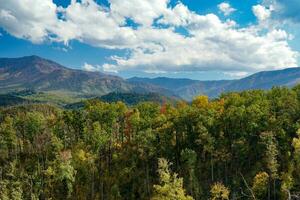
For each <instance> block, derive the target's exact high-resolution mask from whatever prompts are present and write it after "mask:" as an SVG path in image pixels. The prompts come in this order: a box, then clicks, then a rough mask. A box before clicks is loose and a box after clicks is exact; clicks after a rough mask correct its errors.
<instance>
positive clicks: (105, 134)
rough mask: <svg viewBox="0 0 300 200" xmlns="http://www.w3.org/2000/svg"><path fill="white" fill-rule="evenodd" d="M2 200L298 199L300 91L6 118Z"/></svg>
mask: <svg viewBox="0 0 300 200" xmlns="http://www.w3.org/2000/svg"><path fill="white" fill-rule="evenodd" d="M0 122H1V123H0V199H1V200H8V199H13V200H20V199H26V200H27V199H53V200H54V199H80V200H81V199H87V200H90V199H100V200H118V199H128V200H131V199H139V200H140V199H141V200H142V199H151V200H192V199H203V200H207V199H211V200H228V199H257V200H259V199H262V200H265V199H272V200H273V199H284V200H285V199H299V198H300V86H297V87H295V88H292V89H288V88H273V89H272V90H270V91H260V90H254V91H245V92H241V93H228V94H224V95H221V96H220V97H219V98H218V99H214V100H208V98H207V97H205V96H199V97H197V98H195V99H194V100H193V101H192V102H191V103H186V102H177V103H176V104H168V103H164V104H162V105H160V104H158V103H153V102H144V103H139V104H137V105H134V106H126V105H125V104H124V103H122V102H117V103H104V102H101V101H99V100H90V101H87V102H86V103H85V106H84V108H82V109H73V110H70V109H69V110H68V109H62V108H59V107H56V106H51V105H46V104H45V105H43V104H36V105H24V106H15V107H7V108H2V109H1V110H0Z"/></svg>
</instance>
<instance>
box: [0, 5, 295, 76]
mask: <svg viewBox="0 0 300 200" xmlns="http://www.w3.org/2000/svg"><path fill="white" fill-rule="evenodd" d="M24 2H25V3H24ZM24 2H23V3H21V2H20V1H18V0H11V1H9V2H8V1H5V0H0V34H1V36H0V57H20V56H26V55H38V56H42V57H45V58H48V59H51V60H54V61H56V62H59V63H61V64H63V65H65V66H68V67H72V68H79V69H84V70H93V71H102V72H105V73H113V74H117V75H119V76H122V77H125V78H128V77H132V76H143V77H157V76H168V77H180V78H182V77H184V78H192V79H200V80H212V79H233V78H240V77H243V76H246V75H249V74H252V73H255V72H257V71H262V70H276V69H283V68H286V67H296V66H299V58H298V51H300V45H299V42H300V39H299V38H300V37H299V33H298V32H299V31H298V30H299V27H300V26H299V23H300V17H299V16H300V14H298V13H299V12H297V11H299V10H300V3H299V1H298V2H297V0H291V1H290V5H289V3H287V4H285V1H283V0H277V1H275V3H272V4H270V3H269V2H268V1H260V0H243V1H241V0H230V1H222V0H182V1H173V0H172V1H167V0H152V1H150V0H138V1H137V0H128V1H127V5H124V3H122V2H124V1H121V0H109V1H106V0H98V1H96V2H94V1H93V0H83V1H77V2H76V1H73V3H72V4H71V1H68V0H54V1H52V0H26V1H24ZM139 2H141V4H140V5H139ZM145 5H147V6H145ZM139 11H141V12H139ZM287 13H289V14H287ZM298 15H299V16H298Z"/></svg>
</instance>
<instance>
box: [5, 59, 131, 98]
mask: <svg viewBox="0 0 300 200" xmlns="http://www.w3.org/2000/svg"><path fill="white" fill-rule="evenodd" d="M23 89H34V90H37V91H58V90H63V91H69V92H74V93H83V94H97V95H102V94H106V93H109V92H111V91H129V90H130V89H131V86H130V85H129V84H128V83H126V81H124V80H123V79H121V78H119V77H116V76H111V75H105V74H101V73H95V72H86V71H82V70H74V69H69V68H66V67H64V66H62V65H60V64H57V63H55V62H53V61H50V60H46V59H43V58H40V57H37V56H28V57H22V58H2V59H0V91H1V92H7V91H13V90H23Z"/></svg>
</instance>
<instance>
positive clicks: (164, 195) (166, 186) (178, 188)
mask: <svg viewBox="0 0 300 200" xmlns="http://www.w3.org/2000/svg"><path fill="white" fill-rule="evenodd" d="M158 173H159V181H160V184H159V185H154V195H153V197H152V198H151V200H175V199H176V200H193V198H192V197H191V196H188V195H186V194H185V190H184V189H183V180H182V178H178V177H177V174H176V173H174V174H172V173H171V172H170V170H169V162H168V161H167V160H166V159H163V158H160V159H159V160H158Z"/></svg>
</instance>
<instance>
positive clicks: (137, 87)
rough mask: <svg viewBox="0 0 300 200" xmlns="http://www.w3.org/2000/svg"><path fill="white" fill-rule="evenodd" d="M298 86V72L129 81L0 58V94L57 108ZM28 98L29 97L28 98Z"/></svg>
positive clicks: (46, 62)
mask: <svg viewBox="0 0 300 200" xmlns="http://www.w3.org/2000/svg"><path fill="white" fill-rule="evenodd" d="M299 82H300V68H288V69H284V70H277V71H265V72H259V73H256V74H253V75H251V76H248V77H246V78H242V79H239V80H220V81H198V80H191V79H174V78H165V77H159V78H153V79H151V78H138V77H134V78H130V79H127V80H124V79H122V78H120V77H118V76H112V75H107V74H104V73H100V72H87V71H83V70H77V69H70V68H67V67H64V66H62V65H60V64H58V63H55V62H53V61H51V60H47V59H44V58H41V57H38V56H26V57H21V58H0V94H7V93H11V92H17V93H18V92H20V91H35V93H32V94H27V93H28V92H27V93H26V94H27V96H26V98H25V99H28V100H38V101H41V102H45V101H47V100H48V99H52V100H53V101H54V100H56V102H58V103H59V104H66V103H73V102H78V101H80V100H83V99H87V98H93V97H97V96H103V95H106V94H113V93H117V94H122V93H123V94H124V93H125V94H126V93H128V94H153V93H156V94H159V95H162V96H167V97H178V98H182V99H185V100H191V99H192V98H193V97H194V96H197V95H208V96H209V97H217V96H219V95H220V94H221V93H223V92H229V91H241V90H248V89H270V88H271V87H273V86H288V87H290V86H293V85H295V84H297V83H299ZM28 96H29V97H28ZM119 96H120V95H119Z"/></svg>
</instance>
